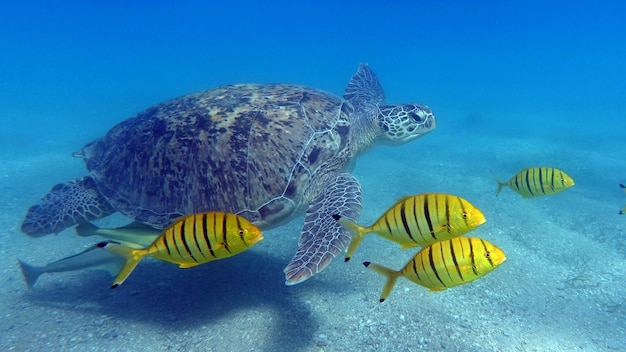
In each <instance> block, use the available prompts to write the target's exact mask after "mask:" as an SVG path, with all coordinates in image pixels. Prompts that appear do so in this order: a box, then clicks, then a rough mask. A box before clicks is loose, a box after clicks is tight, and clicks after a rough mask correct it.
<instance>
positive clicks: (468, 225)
mask: <svg viewBox="0 0 626 352" xmlns="http://www.w3.org/2000/svg"><path fill="white" fill-rule="evenodd" d="M333 218H334V219H335V220H337V221H339V223H340V224H341V225H342V226H343V227H344V228H345V229H346V230H348V231H350V233H352V240H351V241H350V245H349V246H348V251H347V252H346V258H345V261H346V262H347V261H348V260H350V258H351V257H352V255H353V254H354V252H355V251H356V249H357V247H358V246H359V244H360V243H361V241H362V240H363V237H365V235H366V234H368V233H370V232H374V233H376V234H378V235H379V236H381V237H384V238H386V239H388V240H390V241H393V242H396V243H399V244H401V245H402V248H403V249H405V248H410V247H417V246H426V245H429V244H431V243H433V242H437V241H441V240H447V239H450V238H454V237H457V236H461V235H463V234H466V233H468V232H470V231H472V230H473V229H475V228H477V227H478V226H480V225H482V224H484V223H485V221H486V219H485V216H484V215H483V213H482V212H481V211H480V210H479V209H478V208H476V207H475V206H473V205H472V204H471V203H470V202H468V201H467V200H465V199H463V198H461V197H458V196H454V195H450V194H442V193H424V194H418V195H414V196H407V197H403V198H401V199H400V200H399V201H398V202H397V203H396V204H394V205H393V206H392V207H391V208H389V209H388V210H387V211H386V212H385V213H384V214H383V215H382V216H381V217H380V218H379V219H378V220H376V222H374V224H372V225H371V226H369V227H365V226H361V225H359V224H357V223H355V222H353V221H350V220H348V219H346V218H342V217H341V216H339V215H333Z"/></svg>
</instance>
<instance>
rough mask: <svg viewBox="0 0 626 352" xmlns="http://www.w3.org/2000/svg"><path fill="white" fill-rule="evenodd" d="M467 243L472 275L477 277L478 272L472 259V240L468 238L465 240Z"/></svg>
mask: <svg viewBox="0 0 626 352" xmlns="http://www.w3.org/2000/svg"><path fill="white" fill-rule="evenodd" d="M467 242H468V243H469V247H470V253H469V255H470V259H471V262H472V271H473V272H474V275H478V271H477V270H476V260H475V258H474V254H475V253H474V246H473V245H472V240H471V239H470V238H468V239H467Z"/></svg>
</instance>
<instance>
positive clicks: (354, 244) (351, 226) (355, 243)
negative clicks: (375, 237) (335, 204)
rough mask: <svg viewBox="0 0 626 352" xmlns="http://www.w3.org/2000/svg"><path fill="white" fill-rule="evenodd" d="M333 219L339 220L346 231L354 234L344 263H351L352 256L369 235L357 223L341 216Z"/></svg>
mask: <svg viewBox="0 0 626 352" xmlns="http://www.w3.org/2000/svg"><path fill="white" fill-rule="evenodd" d="M333 219H335V220H337V222H339V223H340V224H341V226H343V228H344V229H346V230H348V232H350V233H351V234H352V239H351V240H350V245H348V251H347V252H346V258H345V259H344V261H346V262H347V261H349V260H350V258H352V255H353V254H354V252H355V251H356V249H357V248H358V247H359V244H361V241H362V240H363V237H364V236H365V234H366V233H367V232H366V231H365V228H364V227H363V226H361V225H359V224H357V223H356V222H354V221H352V220H349V219H346V218H344V217H342V216H341V215H337V214H335V215H333Z"/></svg>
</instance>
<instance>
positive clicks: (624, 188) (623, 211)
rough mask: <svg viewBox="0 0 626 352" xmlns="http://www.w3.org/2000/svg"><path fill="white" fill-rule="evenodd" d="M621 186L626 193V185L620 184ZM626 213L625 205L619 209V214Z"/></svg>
mask: <svg viewBox="0 0 626 352" xmlns="http://www.w3.org/2000/svg"><path fill="white" fill-rule="evenodd" d="M619 186H620V187H622V189H623V190H624V193H626V186H624V185H623V184H621V183H620V184H619ZM624 213H626V207H623V208H622V209H620V211H619V215H624Z"/></svg>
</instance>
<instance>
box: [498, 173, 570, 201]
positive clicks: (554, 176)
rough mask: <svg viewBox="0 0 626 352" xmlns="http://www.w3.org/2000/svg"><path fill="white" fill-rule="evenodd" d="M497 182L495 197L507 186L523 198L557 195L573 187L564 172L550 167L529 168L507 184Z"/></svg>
mask: <svg viewBox="0 0 626 352" xmlns="http://www.w3.org/2000/svg"><path fill="white" fill-rule="evenodd" d="M496 181H498V189H497V190H496V196H497V195H498V194H500V191H501V190H502V187H504V186H509V187H511V189H512V190H514V191H515V192H517V193H519V194H521V195H522V196H523V197H524V198H531V197H538V196H547V195H550V194H555V193H559V192H561V191H564V190H566V189H568V188H570V187H572V186H573V185H574V179H572V178H571V177H570V176H568V175H567V174H566V173H565V172H563V171H561V170H559V169H555V168H552V167H545V166H544V167H529V168H526V169H523V170H522V171H520V172H518V173H517V174H516V175H515V176H513V177H511V179H510V180H509V181H508V182H502V181H500V180H498V179H497V178H496Z"/></svg>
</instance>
